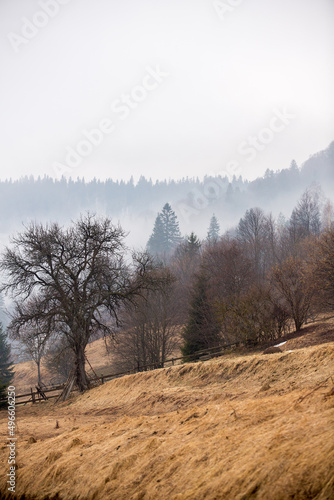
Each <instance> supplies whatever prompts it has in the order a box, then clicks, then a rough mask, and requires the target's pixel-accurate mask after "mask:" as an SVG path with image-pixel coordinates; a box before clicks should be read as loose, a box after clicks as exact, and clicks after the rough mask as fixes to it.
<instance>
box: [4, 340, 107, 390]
mask: <svg viewBox="0 0 334 500" xmlns="http://www.w3.org/2000/svg"><path fill="white" fill-rule="evenodd" d="M86 356H87V358H88V361H89V363H90V364H91V365H92V367H93V369H94V371H95V372H96V373H97V374H98V375H100V374H101V373H104V374H107V373H110V372H112V367H111V366H110V363H111V358H110V356H108V354H107V351H106V347H105V343H104V340H103V339H98V340H94V341H93V342H91V343H90V344H88V346H87V349H86ZM14 369H15V373H14V379H13V385H14V386H15V387H16V391H17V394H22V393H24V392H27V391H28V392H30V388H31V387H33V388H34V387H35V385H36V383H37V368H36V363H34V362H33V361H24V362H22V363H17V364H16V365H15V366H14ZM86 371H87V372H88V373H89V374H90V375H92V376H94V374H93V373H92V371H91V368H90V366H89V365H88V363H86ZM41 373H42V382H43V383H45V384H46V385H49V384H50V383H51V384H52V383H56V382H57V380H58V377H57V375H56V374H52V373H49V372H48V370H47V368H46V367H45V364H44V362H43V359H42V362H41Z"/></svg>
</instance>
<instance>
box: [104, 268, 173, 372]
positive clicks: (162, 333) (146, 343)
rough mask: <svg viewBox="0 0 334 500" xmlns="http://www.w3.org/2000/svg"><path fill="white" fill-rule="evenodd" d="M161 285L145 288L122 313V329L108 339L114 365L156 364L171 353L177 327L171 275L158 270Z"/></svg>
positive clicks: (123, 366)
mask: <svg viewBox="0 0 334 500" xmlns="http://www.w3.org/2000/svg"><path fill="white" fill-rule="evenodd" d="M161 272H162V276H161V278H162V279H164V285H163V286H161V287H160V289H159V290H156V291H154V292H152V291H150V290H148V291H146V293H145V294H144V295H143V296H142V297H140V298H139V299H138V300H137V301H136V303H135V305H132V306H130V307H128V308H127V309H126V310H124V311H123V313H122V325H123V327H124V328H123V331H122V332H121V333H120V334H119V335H118V336H117V338H116V340H115V339H110V342H109V345H111V348H112V352H114V353H115V357H116V361H115V365H116V366H117V368H118V369H122V370H124V369H133V368H136V369H138V368H140V367H143V366H145V365H153V367H155V368H158V367H159V366H161V365H162V364H163V363H164V361H165V360H166V359H167V358H168V357H169V356H171V355H172V354H173V352H174V351H175V349H176V348H177V346H178V344H179V341H180V340H179V337H178V331H179V330H180V327H179V325H178V322H177V317H176V316H175V305H176V304H175V295H174V287H175V283H174V279H173V277H172V276H171V275H170V273H169V271H167V270H162V271H161Z"/></svg>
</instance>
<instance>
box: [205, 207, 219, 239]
mask: <svg viewBox="0 0 334 500" xmlns="http://www.w3.org/2000/svg"><path fill="white" fill-rule="evenodd" d="M219 230H220V226H219V222H218V220H217V217H216V216H215V214H213V216H212V217H211V220H210V226H209V229H208V235H207V240H208V242H209V243H216V242H217V241H218V238H219Z"/></svg>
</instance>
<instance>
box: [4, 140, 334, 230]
mask: <svg viewBox="0 0 334 500" xmlns="http://www.w3.org/2000/svg"><path fill="white" fill-rule="evenodd" d="M333 164H334V142H332V143H331V144H330V146H329V147H328V148H327V149H326V150H325V151H322V152H320V153H317V154H315V155H314V156H312V157H311V158H310V159H309V160H307V161H306V162H305V163H304V165H303V166H302V167H301V168H298V166H297V164H296V163H295V162H294V161H292V162H291V165H290V166H289V168H285V169H283V170H281V171H278V172H273V171H272V170H270V169H268V170H267V171H266V174H265V176H264V177H263V178H259V179H256V180H255V181H252V182H249V181H247V180H243V179H242V178H241V177H239V178H237V177H236V176H234V177H233V179H232V180H229V178H228V177H227V176H226V175H218V176H216V177H206V178H205V179H204V180H203V181H200V180H199V179H188V178H187V179H182V180H180V181H173V180H170V181H166V180H164V181H157V182H155V183H153V182H152V180H151V179H145V178H144V177H141V178H140V179H139V181H138V182H137V183H136V184H135V183H134V181H133V179H132V178H131V179H130V180H129V181H127V182H124V181H114V180H112V179H108V180H106V181H99V180H93V181H91V182H84V180H83V179H77V180H66V179H65V178H62V179H60V180H53V179H52V178H50V177H44V178H38V179H34V178H33V177H24V178H22V179H20V180H17V181H12V180H7V181H1V182H0V210H1V213H2V214H6V217H1V219H0V233H7V232H8V231H12V229H13V228H14V229H16V228H18V227H19V226H21V223H22V222H27V221H30V220H40V221H50V220H58V221H60V222H62V223H63V222H67V221H68V222H69V221H70V220H71V219H73V218H75V217H77V216H78V215H79V214H80V213H83V212H85V211H87V210H88V209H89V210H92V211H94V212H97V213H100V214H104V215H107V216H110V217H112V218H117V217H119V218H121V216H122V215H123V216H124V215H128V216H131V217H133V218H141V219H142V220H144V221H145V220H149V221H150V220H151V219H153V218H154V217H155V216H156V212H157V210H158V209H159V208H160V206H161V200H167V201H168V202H169V203H171V204H172V205H173V207H174V209H175V211H176V213H177V215H178V216H179V218H181V217H183V218H184V219H187V220H188V219H189V220H190V221H191V222H192V223H193V224H195V225H196V221H201V220H202V218H203V220H205V219H207V218H208V216H209V214H212V212H215V213H216V214H217V216H218V217H219V218H220V219H221V220H222V221H223V222H224V227H225V228H227V227H228V225H229V224H230V222H231V221H236V220H237V219H235V218H236V217H240V216H241V215H242V213H243V212H244V211H245V210H246V209H247V208H250V207H251V206H254V205H258V206H262V207H266V209H268V210H274V211H275V212H277V213H278V211H279V210H278V209H279V206H280V204H282V200H284V204H285V205H289V204H290V200H291V199H292V198H294V199H296V197H298V196H299V195H300V194H301V192H302V191H303V190H304V189H305V188H306V187H307V186H309V185H310V184H311V183H312V182H314V181H316V182H319V183H320V184H322V185H323V186H324V187H325V188H326V189H331V188H332V189H333V188H334V175H333ZM291 208H292V207H291ZM127 229H128V228H127ZM195 230H198V228H197V227H195Z"/></svg>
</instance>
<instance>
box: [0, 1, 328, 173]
mask: <svg viewBox="0 0 334 500" xmlns="http://www.w3.org/2000/svg"><path fill="white" fill-rule="evenodd" d="M333 19H334V4H333V2H332V1H331V0H319V1H318V2H317V4H315V2H313V1H311V0H296V1H295V2H293V4H292V3H291V2H288V0H283V1H281V2H279V3H277V2H273V1H271V2H268V1H265V0H254V1H253V2H244V1H243V0H233V1H232V0H226V1H225V2H222V1H217V0H206V1H199V0H192V1H191V2H190V0H183V2H176V0H172V1H170V2H163V1H162V0H155V1H153V0H141V1H140V2H138V1H137V2H134V0H127V1H125V2H122V4H119V3H117V2H116V1H115V0H114V1H107V0H99V2H97V3H95V4H93V3H92V2H89V1H88V0H81V1H80V3H79V1H78V0H38V1H37V0H36V1H35V0H29V1H28V0H24V1H23V0H18V1H16V2H15V3H13V2H11V1H10V0H4V1H3V2H1V5H0V32H1V36H2V43H1V44H0V58H1V61H2V68H3V73H2V75H3V76H2V82H1V83H0V89H1V91H0V103H1V107H2V114H1V118H0V131H1V135H0V137H1V139H0V140H1V143H2V144H1V156H0V158H1V168H0V179H6V178H12V179H19V178H21V177H24V176H30V175H33V176H34V177H35V178H37V177H38V176H41V177H43V176H44V175H47V176H51V177H54V178H60V177H61V175H65V176H66V177H67V178H69V177H71V178H72V179H76V178H78V177H79V178H82V177H84V178H85V180H86V181H89V180H91V179H93V178H94V177H95V178H97V179H101V180H104V179H106V178H112V179H113V180H121V179H123V180H125V181H126V180H128V179H129V178H130V177H131V176H133V177H134V180H135V181H137V180H138V179H139V177H140V176H141V175H143V176H144V177H146V178H152V180H153V181H155V180H157V179H159V180H162V179H167V180H168V179H175V180H178V179H181V178H183V177H189V178H193V177H195V178H196V177H199V178H200V179H202V178H203V177H204V176H205V175H222V176H224V175H227V176H229V177H232V176H233V175H236V176H237V177H238V176H239V175H241V176H242V177H243V178H244V179H248V180H252V179H255V178H257V177H261V176H263V175H264V173H265V171H266V170H267V169H270V170H274V171H276V170H282V169H284V168H288V167H289V165H290V162H291V160H292V159H295V160H296V161H297V164H298V165H301V164H302V163H303V162H305V161H306V160H307V159H308V157H309V156H310V155H311V154H314V153H315V152H317V151H320V150H324V149H325V148H326V147H327V146H328V144H329V143H330V142H331V141H332V140H333V111H332V110H333V109H334V96H333V92H332V88H333V83H334V71H333V62H332V61H333V57H332V51H333V46H334V44H333V41H334V34H333V31H332V21H333ZM329 110H330V111H329Z"/></svg>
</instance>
